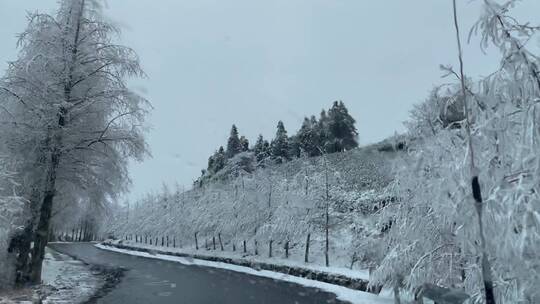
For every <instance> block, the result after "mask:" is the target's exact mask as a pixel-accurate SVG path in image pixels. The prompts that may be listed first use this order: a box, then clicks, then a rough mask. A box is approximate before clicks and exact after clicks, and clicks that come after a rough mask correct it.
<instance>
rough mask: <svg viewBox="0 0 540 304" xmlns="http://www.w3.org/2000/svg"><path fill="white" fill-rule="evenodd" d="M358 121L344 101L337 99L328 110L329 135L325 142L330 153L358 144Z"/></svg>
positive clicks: (348, 148)
mask: <svg viewBox="0 0 540 304" xmlns="http://www.w3.org/2000/svg"><path fill="white" fill-rule="evenodd" d="M355 123H356V121H355V120H354V118H353V117H352V116H351V115H350V114H349V111H348V110H347V107H345V104H344V103H343V102H342V101H339V102H338V101H335V102H334V104H333V105H332V107H331V108H330V110H328V137H327V138H326V141H325V143H324V146H325V150H326V151H327V152H328V153H334V152H342V151H346V150H350V149H353V148H356V147H357V146H358V142H357V137H358V131H357V130H356V127H355V126H354V124H355Z"/></svg>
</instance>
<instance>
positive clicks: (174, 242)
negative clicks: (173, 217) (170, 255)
mask: <svg viewBox="0 0 540 304" xmlns="http://www.w3.org/2000/svg"><path fill="white" fill-rule="evenodd" d="M172 242H173V243H172V246H173V248H176V236H174V237H173V241H172Z"/></svg>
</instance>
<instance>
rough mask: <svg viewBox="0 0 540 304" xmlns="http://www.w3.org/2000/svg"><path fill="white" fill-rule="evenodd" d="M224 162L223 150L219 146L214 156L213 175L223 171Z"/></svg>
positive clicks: (225, 157)
mask: <svg viewBox="0 0 540 304" xmlns="http://www.w3.org/2000/svg"><path fill="white" fill-rule="evenodd" d="M226 162H227V156H226V155H225V149H223V146H220V147H219V150H218V151H217V153H216V154H215V155H214V173H215V172H218V171H219V170H221V169H223V168H224V167H225V164H226Z"/></svg>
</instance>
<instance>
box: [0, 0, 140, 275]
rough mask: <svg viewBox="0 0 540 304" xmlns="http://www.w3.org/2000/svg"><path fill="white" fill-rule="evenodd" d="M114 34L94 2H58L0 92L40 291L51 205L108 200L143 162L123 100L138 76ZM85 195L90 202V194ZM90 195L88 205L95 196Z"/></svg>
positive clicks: (134, 122) (38, 22) (24, 42)
mask: <svg viewBox="0 0 540 304" xmlns="http://www.w3.org/2000/svg"><path fill="white" fill-rule="evenodd" d="M117 34H118V29H117V28H115V27H114V26H113V25H111V24H110V23H108V22H106V21H105V20H104V18H103V17H102V12H101V5H100V2H99V1H98V0H70V1H68V0H65V1H61V2H60V8H59V10H58V13H57V14H56V15H55V16H51V15H46V14H39V13H35V14H31V15H30V17H29V24H28V27H27V29H26V30H25V32H23V33H22V34H21V36H20V41H19V45H20V48H21V49H20V53H19V57H18V59H17V60H16V61H14V62H11V63H10V64H9V67H8V70H7V72H6V75H5V76H4V77H3V78H2V81H1V83H0V94H1V96H0V97H2V101H3V102H2V109H3V110H4V112H5V113H7V114H5V115H3V117H5V120H4V121H3V124H4V125H6V126H8V127H6V128H3V130H2V132H1V133H2V134H1V136H2V140H3V141H4V142H6V143H7V144H6V145H5V148H6V150H8V151H9V153H10V155H19V157H21V158H23V159H24V160H25V161H26V164H25V166H26V167H34V168H36V169H35V170H34V171H28V172H36V171H37V173H36V174H34V176H33V178H32V179H31V180H28V179H26V177H27V176H28V172H26V171H19V172H23V175H24V176H21V177H20V178H21V179H24V180H21V181H24V182H26V181H28V182H30V183H31V184H32V185H33V187H32V188H34V189H37V190H38V191H37V192H38V194H37V195H35V196H32V195H31V194H30V193H31V191H27V194H26V196H28V198H29V199H31V200H32V205H33V206H34V207H35V209H36V211H37V212H36V213H35V214H36V215H37V218H35V219H34V220H33V221H34V225H36V231H35V234H34V240H33V241H34V247H33V252H32V267H31V274H30V275H31V280H32V281H33V282H36V283H37V282H40V274H41V264H42V260H43V254H44V248H45V246H46V244H47V237H48V233H49V229H50V223H51V216H52V212H53V209H54V202H55V201H57V202H58V201H59V200H62V199H63V198H64V199H66V200H67V199H69V198H71V197H74V196H83V197H84V196H88V197H89V196H91V195H93V196H94V197H97V200H98V201H101V200H103V199H107V198H114V197H116V196H117V195H118V194H119V193H121V192H122V191H123V190H125V189H126V185H127V183H128V182H129V179H128V177H127V170H126V169H127V161H128V159H129V158H134V159H136V160H140V159H142V157H143V156H144V155H145V154H146V151H147V147H146V143H145V141H144V138H143V131H144V129H143V125H144V117H145V114H146V113H147V111H148V109H149V104H148V102H147V101H146V100H145V99H144V98H142V97H141V96H139V95H137V94H136V93H134V92H133V91H131V90H129V88H128V87H127V85H126V79H127V78H128V77H132V76H135V77H141V76H144V73H143V71H142V70H141V68H140V65H139V61H138V58H137V56H136V54H135V52H134V51H133V50H131V49H129V48H127V47H124V46H121V45H118V44H117V43H116V41H115V39H114V37H115V35H117ZM90 192H91V193H90ZM96 194H97V196H96Z"/></svg>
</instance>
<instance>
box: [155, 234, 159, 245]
mask: <svg viewBox="0 0 540 304" xmlns="http://www.w3.org/2000/svg"><path fill="white" fill-rule="evenodd" d="M158 239H159V238H158V237H157V236H156V243H155V246H157V245H158Z"/></svg>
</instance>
